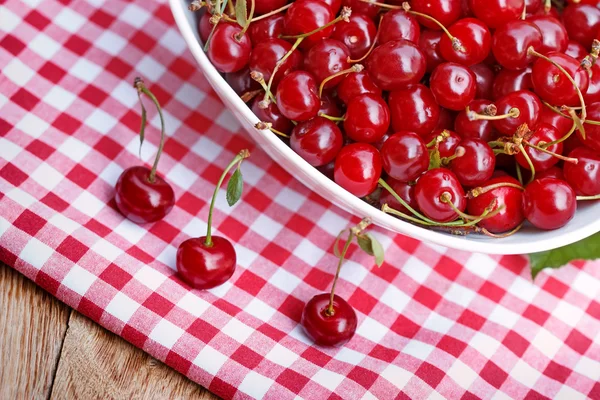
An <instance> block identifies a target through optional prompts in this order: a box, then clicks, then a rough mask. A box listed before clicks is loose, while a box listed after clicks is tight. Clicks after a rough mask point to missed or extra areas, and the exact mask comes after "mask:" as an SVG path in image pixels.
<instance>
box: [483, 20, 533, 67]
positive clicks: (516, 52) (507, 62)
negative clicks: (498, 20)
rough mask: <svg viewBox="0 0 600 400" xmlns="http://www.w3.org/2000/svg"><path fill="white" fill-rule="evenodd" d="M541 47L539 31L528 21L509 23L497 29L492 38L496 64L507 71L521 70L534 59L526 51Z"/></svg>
mask: <svg viewBox="0 0 600 400" xmlns="http://www.w3.org/2000/svg"><path fill="white" fill-rule="evenodd" d="M530 47H533V48H534V49H535V50H538V49H540V48H541V47H542V33H541V32H540V29H539V28H538V27H537V26H536V25H535V24H533V23H531V22H529V21H521V20H516V21H510V22H508V23H506V24H504V25H502V26H501V27H499V28H498V29H497V30H496V32H494V36H493V38H492V52H493V53H494V58H496V61H498V64H500V65H502V67H504V68H507V69H513V70H515V69H523V68H525V67H527V66H528V65H530V64H531V63H532V62H533V61H534V60H535V57H534V56H533V55H531V54H528V52H527V49H529V48H530Z"/></svg>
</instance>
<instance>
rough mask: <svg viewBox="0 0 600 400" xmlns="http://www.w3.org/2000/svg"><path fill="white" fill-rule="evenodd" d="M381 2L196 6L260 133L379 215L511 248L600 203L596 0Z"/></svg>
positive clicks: (208, 41) (251, 1) (599, 10)
mask: <svg viewBox="0 0 600 400" xmlns="http://www.w3.org/2000/svg"><path fill="white" fill-rule="evenodd" d="M381 1H384V0H381ZM385 1H387V2H386V3H379V2H375V1H374V0H373V1H371V0H296V1H294V2H292V3H289V4H286V3H287V2H286V0H237V1H236V2H235V3H234V0H208V1H201V2H200V1H194V2H193V3H192V4H191V5H190V9H192V10H198V9H201V10H202V14H201V16H200V19H199V33H200V37H201V39H202V41H203V42H204V43H205V49H206V51H207V54H208V57H209V59H210V60H211V62H212V63H213V65H214V66H215V68H216V69H217V70H219V71H220V72H222V73H224V76H225V78H226V80H227V82H228V83H229V84H230V85H231V87H232V88H233V89H234V90H235V91H236V92H237V93H238V94H239V95H240V97H241V98H242V99H243V100H244V101H246V102H248V103H251V108H252V110H253V111H254V113H255V114H256V115H257V116H258V118H259V119H260V120H261V121H262V122H261V123H259V124H257V128H259V129H270V130H271V131H272V132H274V133H276V134H278V135H280V136H281V137H282V138H283V140H285V141H289V145H290V146H291V148H292V149H293V150H294V151H295V152H296V153H298V154H299V155H300V156H301V157H302V158H304V159H305V160H306V161H307V162H308V163H310V164H311V165H312V166H314V167H317V168H318V169H319V170H320V171H321V172H323V173H324V174H326V175H327V176H329V177H330V178H332V179H333V180H334V181H335V182H336V183H337V184H339V185H340V186H342V187H343V188H345V189H346V190H347V191H349V192H350V193H352V194H354V195H356V196H358V197H362V198H365V200H367V201H369V202H371V203H373V204H377V206H381V207H382V210H383V211H384V212H387V213H390V214H393V215H396V216H398V217H400V218H403V219H405V220H407V221H411V222H413V223H415V224H419V225H421V226H428V227H432V228H436V229H444V230H448V231H451V232H453V233H467V232H480V233H484V234H487V235H489V236H499V237H504V236H507V235H510V234H512V233H514V232H516V231H518V230H519V229H520V227H521V226H522V225H523V223H524V221H529V222H530V223H531V224H532V225H534V226H535V227H537V228H540V229H546V230H548V229H557V228H560V227H562V226H564V225H565V224H567V223H568V222H569V221H570V220H571V218H572V217H573V215H574V214H575V211H576V208H577V200H596V199H598V198H599V195H600V63H598V64H597V63H596V59H597V58H598V54H599V52H600V42H599V41H597V39H598V38H600V0H569V1H562V2H561V1H552V2H551V1H549V0H411V1H406V2H403V1H402V0H385Z"/></svg>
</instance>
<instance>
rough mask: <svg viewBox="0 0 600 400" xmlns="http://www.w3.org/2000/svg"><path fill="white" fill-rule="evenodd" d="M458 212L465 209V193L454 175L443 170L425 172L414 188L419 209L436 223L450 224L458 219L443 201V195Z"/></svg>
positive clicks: (454, 212)
mask: <svg viewBox="0 0 600 400" xmlns="http://www.w3.org/2000/svg"><path fill="white" fill-rule="evenodd" d="M446 194H448V195H449V196H450V201H452V204H454V206H455V207H456V208H458V209H459V210H460V211H464V210H465V208H466V207H467V200H466V198H465V192H464V190H463V188H462V186H461V185H460V183H459V182H458V179H457V178H456V175H454V173H453V172H452V171H449V170H447V169H445V168H435V169H431V170H429V171H427V172H425V173H424V174H423V175H421V177H420V178H419V180H418V181H417V185H416V186H415V199H416V201H417V204H418V205H419V209H420V210H421V212H423V214H425V216H427V217H428V218H430V219H432V220H434V221H437V222H450V221H453V220H455V219H456V218H458V214H457V213H456V211H454V209H453V208H452V207H451V206H450V205H448V204H447V203H445V202H444V201H443V197H444V195H446Z"/></svg>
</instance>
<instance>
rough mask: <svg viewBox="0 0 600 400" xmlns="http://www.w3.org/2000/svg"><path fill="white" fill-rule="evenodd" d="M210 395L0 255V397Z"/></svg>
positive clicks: (168, 396)
mask: <svg viewBox="0 0 600 400" xmlns="http://www.w3.org/2000/svg"><path fill="white" fill-rule="evenodd" d="M65 398H68V399H127V400H129V399H183V398H185V399H190V398H192V399H211V400H212V399H217V397H216V396H214V395H213V394H211V393H210V392H208V391H207V390H206V389H204V388H203V387H201V386H199V385H197V384H195V383H194V382H192V381H190V380H189V379H187V378H186V377H185V376H183V375H181V374H179V373H178V372H176V371H175V370H172V369H171V368H169V367H167V366H166V365H164V364H163V363H161V362H160V361H157V360H155V359H154V358H152V357H150V356H149V355H147V354H146V353H144V352H143V351H141V350H139V349H137V348H135V347H133V346H132V345H130V344H129V343H127V342H126V341H125V340H123V339H121V338H120V337H118V336H117V335H115V334H113V333H111V332H109V331H107V330H106V329H104V328H102V327H100V326H99V325H97V324H96V323H95V322H93V321H92V320H90V319H88V318H86V317H85V316H83V315H82V314H79V313H78V312H76V311H73V310H71V309H70V308H69V307H67V306H66V305H64V304H63V303H61V302H59V301H58V300H56V299H55V298H54V297H52V296H50V295H49V294H48V293H46V292H45V291H43V290H42V289H40V288H38V287H37V286H35V285H34V284H33V283H32V282H30V281H29V280H28V279H26V278H24V277H23V276H22V275H20V274H19V273H18V272H16V271H14V270H13V269H12V268H10V267H8V266H6V265H3V264H2V263H0V399H65Z"/></svg>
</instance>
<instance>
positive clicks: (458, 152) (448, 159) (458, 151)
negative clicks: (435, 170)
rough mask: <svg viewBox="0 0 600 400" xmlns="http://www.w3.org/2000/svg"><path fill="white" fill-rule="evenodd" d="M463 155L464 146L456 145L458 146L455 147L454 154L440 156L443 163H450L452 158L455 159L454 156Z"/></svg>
mask: <svg viewBox="0 0 600 400" xmlns="http://www.w3.org/2000/svg"><path fill="white" fill-rule="evenodd" d="M464 155H465V148H464V147H462V146H458V147H457V148H456V151H455V152H454V154H452V155H451V156H449V157H444V158H442V164H444V165H448V164H450V162H451V161H452V160H454V159H456V158H459V157H462V156H464Z"/></svg>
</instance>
